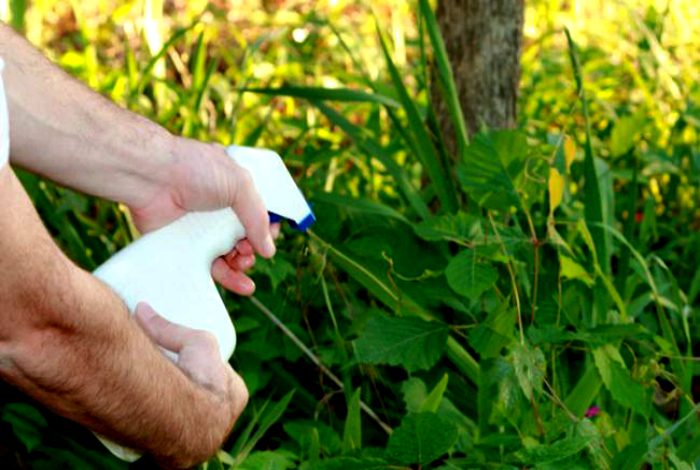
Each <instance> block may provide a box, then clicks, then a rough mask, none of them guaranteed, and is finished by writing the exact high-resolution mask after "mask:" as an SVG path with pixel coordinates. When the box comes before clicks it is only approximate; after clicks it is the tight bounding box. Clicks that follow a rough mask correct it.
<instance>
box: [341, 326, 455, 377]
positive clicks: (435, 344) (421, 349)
mask: <svg viewBox="0 0 700 470" xmlns="http://www.w3.org/2000/svg"><path fill="white" fill-rule="evenodd" d="M448 332H449V329H448V327H447V325H445V324H444V323H440V322H436V321H425V320H421V319H420V318H413V317H393V318H392V317H386V316H375V317H372V318H371V319H370V320H369V321H368V322H367V325H366V327H365V330H364V331H363V332H362V334H361V335H360V337H359V339H358V340H357V341H356V342H355V347H356V353H357V358H358V360H359V361H360V362H365V363H369V364H389V365H393V366H402V367H404V368H405V369H406V370H408V371H409V372H414V371H417V370H420V369H428V368H430V367H432V366H433V365H435V363H436V362H437V361H438V359H440V357H441V356H442V355H443V353H444V351H445V345H446V342H447V334H448Z"/></svg>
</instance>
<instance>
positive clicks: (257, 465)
mask: <svg viewBox="0 0 700 470" xmlns="http://www.w3.org/2000/svg"><path fill="white" fill-rule="evenodd" d="M296 467H297V465H296V463H295V462H294V458H293V456H291V455H289V452H284V451H274V452H273V451H270V450H266V451H259V452H253V453H252V454H250V455H249V456H248V458H246V459H245V460H244V461H243V463H241V464H240V465H239V466H238V467H237V468H238V469H240V470H287V469H289V468H296Z"/></svg>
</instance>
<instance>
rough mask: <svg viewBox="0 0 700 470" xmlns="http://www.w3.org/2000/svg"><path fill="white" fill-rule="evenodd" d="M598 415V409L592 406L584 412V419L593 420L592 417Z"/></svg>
mask: <svg viewBox="0 0 700 470" xmlns="http://www.w3.org/2000/svg"><path fill="white" fill-rule="evenodd" d="M599 414H600V407H599V406H597V405H593V406H591V407H590V408H588V409H587V410H586V414H585V416H586V418H593V417H594V416H598V415H599Z"/></svg>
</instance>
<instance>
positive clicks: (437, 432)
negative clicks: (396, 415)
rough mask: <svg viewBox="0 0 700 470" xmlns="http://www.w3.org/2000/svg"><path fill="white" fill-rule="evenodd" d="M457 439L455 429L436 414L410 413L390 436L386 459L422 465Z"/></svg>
mask: <svg viewBox="0 0 700 470" xmlns="http://www.w3.org/2000/svg"><path fill="white" fill-rule="evenodd" d="M457 437H458V436H457V428H456V427H455V426H454V425H453V424H452V423H451V422H449V421H447V420H445V419H443V418H440V417H439V416H438V415H436V414H435V413H430V412H423V413H418V414H409V415H408V416H406V417H405V418H404V419H403V421H401V426H399V427H398V428H396V429H395V430H394V432H393V433H392V434H391V437H390V438H389V445H388V446H387V450H386V451H387V456H389V457H390V458H392V459H394V460H396V461H397V462H399V463H401V464H404V465H410V464H421V465H425V464H428V463H430V462H433V461H434V460H436V459H438V458H439V457H440V456H442V455H444V454H445V453H447V451H449V450H450V449H451V448H452V446H453V445H454V443H455V442H456V441H457Z"/></svg>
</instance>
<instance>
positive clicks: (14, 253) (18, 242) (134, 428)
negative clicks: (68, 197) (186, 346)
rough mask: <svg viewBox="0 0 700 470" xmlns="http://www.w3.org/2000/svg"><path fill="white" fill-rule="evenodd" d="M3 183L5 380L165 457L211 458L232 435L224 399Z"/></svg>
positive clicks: (1, 177) (1, 354) (0, 257)
mask: <svg viewBox="0 0 700 470" xmlns="http://www.w3.org/2000/svg"><path fill="white" fill-rule="evenodd" d="M3 185H5V189H7V186H8V185H9V186H11V187H12V191H9V192H8V191H4V192H3V191H0V194H1V195H2V198H0V199H1V200H2V204H0V233H2V236H0V273H3V274H2V278H1V279H0V298H1V299H3V311H2V315H0V358H1V359H2V360H1V361H0V375H1V376H2V377H3V378H4V379H5V380H8V381H10V382H12V383H14V384H16V385H17V386H18V387H20V388H22V389H23V390H24V391H25V392H26V393H28V394H29V395H31V396H33V397H35V398H37V399H38V400H40V401H41V402H43V403H45V404H47V405H48V406H49V407H50V408H53V409H54V410H55V411H57V412H58V413H60V414H62V415H63V416H66V417H68V418H70V419H73V420H75V421H77V422H80V423H82V424H84V425H86V426H88V427H90V428H91V429H94V430H96V431H98V432H100V433H102V434H104V435H106V436H108V437H111V438H113V439H115V440H117V441H120V442H122V443H124V444H127V445H132V446H135V447H137V448H141V449H144V450H147V451H152V452H154V453H157V454H158V455H159V457H161V458H165V459H167V458H180V457H182V456H183V455H186V456H190V457H191V458H193V459H194V460H196V459H197V458H204V457H205V456H206V454H207V453H210V452H212V451H213V450H214V448H215V446H216V445H218V443H219V442H220V441H221V439H222V438H223V436H224V435H225V433H226V432H228V431H229V429H228V427H229V426H230V423H228V421H229V420H230V418H228V417H229V416H230V408H228V409H227V408H226V407H227V406H228V404H227V403H225V399H224V397H220V396H218V395H216V394H214V393H212V392H211V391H209V390H207V389H204V388H202V387H199V386H197V385H195V384H194V383H193V382H192V381H190V380H189V379H188V378H187V377H186V376H185V375H184V374H183V373H182V372H181V371H180V370H179V369H178V368H177V367H175V366H174V365H173V364H172V363H170V361H168V360H167V359H165V357H164V356H163V355H162V354H161V353H160V352H159V351H158V350H157V349H156V347H155V346H154V345H153V344H152V343H151V341H150V340H149V339H148V338H147V337H146V335H145V334H144V333H143V332H142V331H141V330H140V328H139V327H138V326H137V325H136V324H135V322H134V321H133V320H132V319H131V318H130V316H129V315H128V314H127V311H126V308H125V307H124V306H123V304H122V303H121V302H120V300H119V299H118V298H117V297H116V295H114V294H113V293H112V292H111V290H110V289H108V288H107V287H106V286H104V285H103V284H101V283H100V282H99V281H97V280H96V279H95V278H93V277H92V276H90V275H89V274H88V273H85V272H83V271H81V270H79V269H78V268H76V267H75V266H73V265H72V264H71V263H70V262H69V261H68V260H67V259H65V257H63V255H62V254H60V252H59V250H58V249H57V247H56V246H55V245H54V244H53V243H52V241H51V239H50V237H49V236H48V234H47V233H46V232H45V231H44V230H43V228H42V227H41V225H40V223H39V221H38V220H37V219H36V216H35V214H34V213H33V211H32V208H31V205H30V204H29V202H28V200H26V195H24V193H23V192H22V191H21V189H19V183H18V182H17V180H16V179H15V178H14V176H13V175H12V174H11V173H10V172H9V171H8V170H7V169H5V170H3V171H0V190H2V188H3ZM17 199H19V200H17ZM12 227H21V228H22V230H23V231H24V233H18V232H17V230H13V229H12ZM8 273H12V275H11V276H9V275H8ZM193 463H194V462H193Z"/></svg>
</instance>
